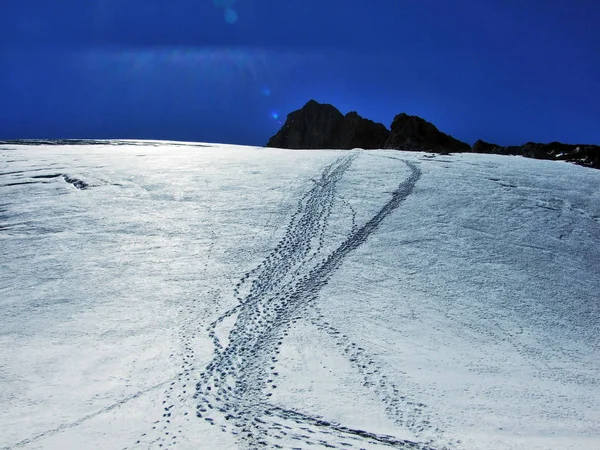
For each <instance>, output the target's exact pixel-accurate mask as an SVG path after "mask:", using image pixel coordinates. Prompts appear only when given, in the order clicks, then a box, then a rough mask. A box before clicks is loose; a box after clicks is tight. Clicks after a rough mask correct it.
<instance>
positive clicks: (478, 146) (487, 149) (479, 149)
mask: <svg viewBox="0 0 600 450" xmlns="http://www.w3.org/2000/svg"><path fill="white" fill-rule="evenodd" d="M501 148H502V147H500V146H499V145H496V144H490V143H489V142H485V141H482V140H481V139H480V140H478V141H477V142H475V143H474V144H473V147H471V150H470V151H471V152H473V153H498V152H499V151H500V149H501Z"/></svg>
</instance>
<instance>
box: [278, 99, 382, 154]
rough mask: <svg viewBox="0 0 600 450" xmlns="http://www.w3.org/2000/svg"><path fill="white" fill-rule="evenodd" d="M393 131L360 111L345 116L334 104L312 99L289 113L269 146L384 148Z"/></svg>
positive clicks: (295, 147)
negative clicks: (364, 115)
mask: <svg viewBox="0 0 600 450" xmlns="http://www.w3.org/2000/svg"><path fill="white" fill-rule="evenodd" d="M388 137H389V131H388V130H387V129H386V128H385V126H384V125H383V124H381V123H375V122H373V121H372V120H368V119H364V118H362V117H361V116H359V115H358V114H357V113H356V112H350V113H348V114H346V115H345V116H344V115H343V114H342V113H341V112H339V111H338V110H337V108H335V107H334V106H332V105H328V104H321V103H318V102H316V101H314V100H311V101H309V102H308V103H307V104H306V105H304V106H303V107H302V108H301V109H299V110H297V111H294V112H292V113H290V114H288V116H287V119H286V121H285V124H284V125H283V127H281V129H280V130H279V131H278V132H277V134H275V136H273V137H272V138H271V139H269V142H268V143H267V147H278V148H293V149H322V148H330V149H351V148H364V149H374V148H383V146H384V144H385V142H386V141H387V139H388Z"/></svg>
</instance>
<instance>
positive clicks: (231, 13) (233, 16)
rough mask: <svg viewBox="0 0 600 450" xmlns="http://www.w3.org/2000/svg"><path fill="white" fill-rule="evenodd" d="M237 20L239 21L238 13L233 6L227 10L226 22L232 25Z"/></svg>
mask: <svg viewBox="0 0 600 450" xmlns="http://www.w3.org/2000/svg"><path fill="white" fill-rule="evenodd" d="M237 21H238V15H237V13H236V12H235V10H234V9H231V8H227V9H226V10H225V22H227V23H228V24H230V25H233V24H234V23H236V22H237Z"/></svg>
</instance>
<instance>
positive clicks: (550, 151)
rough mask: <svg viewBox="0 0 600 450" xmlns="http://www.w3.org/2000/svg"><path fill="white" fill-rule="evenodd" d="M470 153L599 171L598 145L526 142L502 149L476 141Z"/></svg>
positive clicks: (599, 152) (599, 154)
mask: <svg viewBox="0 0 600 450" xmlns="http://www.w3.org/2000/svg"><path fill="white" fill-rule="evenodd" d="M471 152H473V153H494V154H498V155H518V156H525V157H527V158H535V159H549V160H557V161H568V162H572V163H576V164H579V165H581V166H587V167H593V168H595V169H600V146H598V145H584V144H563V143H562V142H550V143H549V144H540V143H537V142H527V143H526V144H523V145H521V146H508V147H502V146H499V145H496V144H490V143H487V142H484V141H477V142H475V144H474V145H473V147H472V148H471Z"/></svg>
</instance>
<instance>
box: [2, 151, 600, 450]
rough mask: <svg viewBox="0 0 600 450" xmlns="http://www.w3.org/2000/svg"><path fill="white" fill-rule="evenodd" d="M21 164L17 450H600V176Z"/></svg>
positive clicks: (296, 157) (579, 172) (5, 405)
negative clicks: (162, 449) (24, 449)
mask: <svg viewBox="0 0 600 450" xmlns="http://www.w3.org/2000/svg"><path fill="white" fill-rule="evenodd" d="M119 144H120V145H119V146H114V145H108V144H107V145H93V146H84V145H81V146H78V145H70V146H50V145H48V146H44V145H41V146H35V147H31V146H19V145H4V146H2V148H1V149H0V164H1V166H0V192H1V193H2V195H1V197H0V254H1V255H2V259H1V260H0V324H1V328H0V405H1V408H0V448H3V449H9V448H11V449H12V448H26V449H64V448H77V449H118V448H121V449H122V448H129V449H134V448H167V447H173V448H180V449H238V448H241V449H253V448H303V449H309V448H338V449H353V448H355V449H359V448H365V449H377V448H406V449H420V450H425V449H444V448H447V449H597V448H600V387H599V381H600V352H599V351H598V348H599V338H598V336H600V320H599V319H600V311H599V310H600V306H599V305H600V302H599V298H600V276H599V269H598V268H599V267H600V171H595V170H592V169H586V168H582V167H576V166H572V165H569V164H566V163H560V162H550V161H536V160H530V159H522V158H518V157H505V156H496V155H468V154H464V155H452V156H439V155H428V154H425V153H412V152H411V153H408V152H399V151H383V150H380V151H292V150H278V149H262V148H249V147H236V146H225V145H212V144H202V145H193V144H189V143H188V144H176V143H168V142H164V143H161V142H148V143H146V142H120V143H119Z"/></svg>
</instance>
